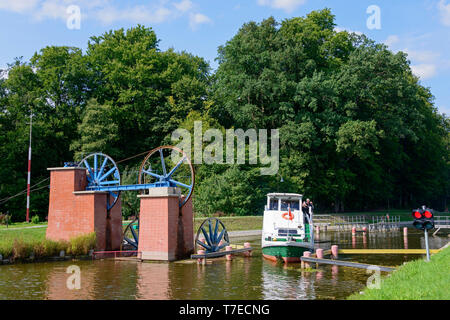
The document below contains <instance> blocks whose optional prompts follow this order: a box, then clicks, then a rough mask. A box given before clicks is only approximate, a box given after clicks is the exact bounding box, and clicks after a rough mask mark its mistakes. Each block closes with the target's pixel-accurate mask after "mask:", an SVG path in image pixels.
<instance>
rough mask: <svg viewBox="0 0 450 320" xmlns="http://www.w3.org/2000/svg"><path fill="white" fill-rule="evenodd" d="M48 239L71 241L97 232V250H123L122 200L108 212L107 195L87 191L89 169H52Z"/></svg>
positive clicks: (50, 169)
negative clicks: (87, 172)
mask: <svg viewBox="0 0 450 320" xmlns="http://www.w3.org/2000/svg"><path fill="white" fill-rule="evenodd" d="M48 170H49V171H50V202H49V208H48V228H47V235H46V236H47V239H51V240H70V239H71V238H73V237H77V236H80V235H83V234H88V233H92V232H94V231H95V233H96V235H97V248H96V249H97V250H100V251H103V250H119V249H120V245H121V241H122V209H121V203H120V199H119V200H118V201H117V203H116V205H115V206H114V207H113V208H112V209H111V210H110V213H109V216H108V214H107V209H106V201H107V200H106V198H107V193H106V192H99V191H85V189H86V169H83V168H49V169H48Z"/></svg>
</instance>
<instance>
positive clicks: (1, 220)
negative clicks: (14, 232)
mask: <svg viewBox="0 0 450 320" xmlns="http://www.w3.org/2000/svg"><path fill="white" fill-rule="evenodd" d="M0 224H11V216H9V215H7V214H3V213H0Z"/></svg>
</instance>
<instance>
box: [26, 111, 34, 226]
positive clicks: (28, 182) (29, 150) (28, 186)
mask: <svg viewBox="0 0 450 320" xmlns="http://www.w3.org/2000/svg"><path fill="white" fill-rule="evenodd" d="M32 127H33V113H31V114H30V145H29V147H28V178H27V218H26V219H27V222H30V180H31V129H32Z"/></svg>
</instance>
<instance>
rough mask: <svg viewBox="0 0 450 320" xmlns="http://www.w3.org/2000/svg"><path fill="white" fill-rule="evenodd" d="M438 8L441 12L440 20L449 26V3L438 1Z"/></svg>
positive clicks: (443, 0) (442, 0) (444, 0)
mask: <svg viewBox="0 0 450 320" xmlns="http://www.w3.org/2000/svg"><path fill="white" fill-rule="evenodd" d="M438 9H439V12H440V14H441V22H442V24H443V25H444V26H447V27H450V3H447V1H446V0H441V1H439V3H438Z"/></svg>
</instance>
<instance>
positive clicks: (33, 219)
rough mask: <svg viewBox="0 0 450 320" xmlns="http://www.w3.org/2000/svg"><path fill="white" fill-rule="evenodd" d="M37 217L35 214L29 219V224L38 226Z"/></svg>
mask: <svg viewBox="0 0 450 320" xmlns="http://www.w3.org/2000/svg"><path fill="white" fill-rule="evenodd" d="M39 221H40V220H39V216H38V215H37V214H35V215H34V216H33V217H31V223H33V224H38V223H39Z"/></svg>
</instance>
